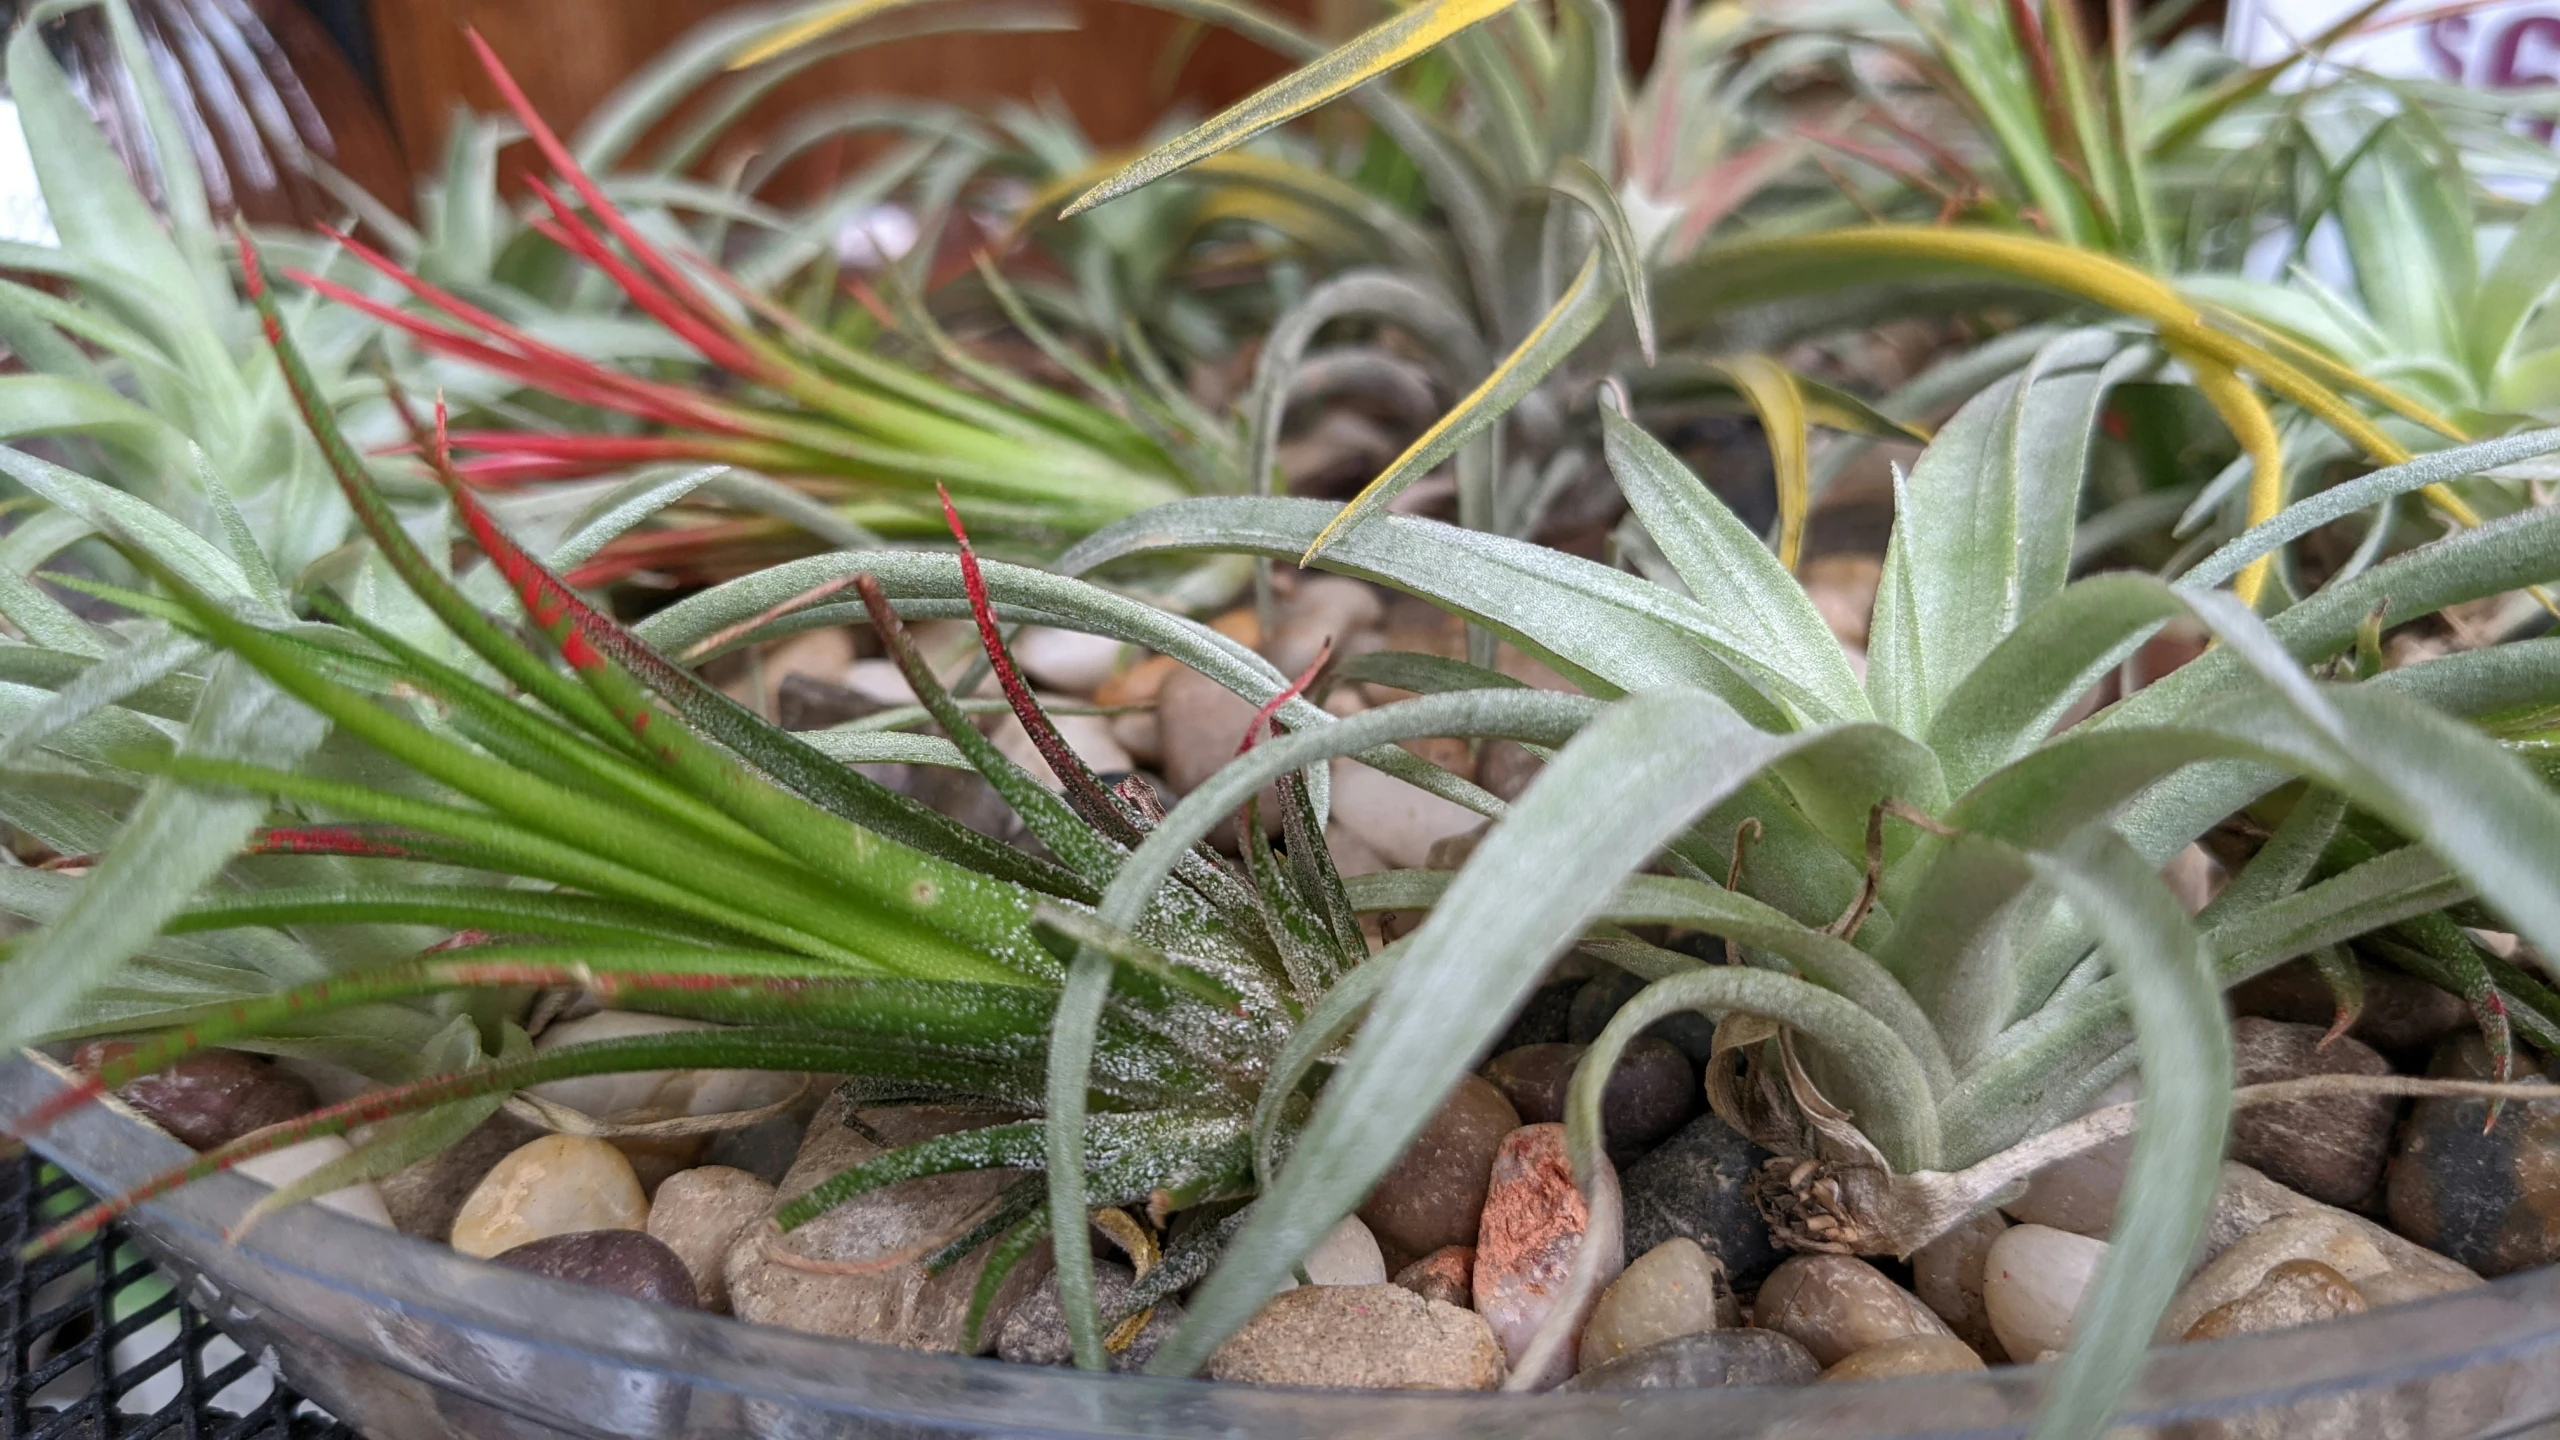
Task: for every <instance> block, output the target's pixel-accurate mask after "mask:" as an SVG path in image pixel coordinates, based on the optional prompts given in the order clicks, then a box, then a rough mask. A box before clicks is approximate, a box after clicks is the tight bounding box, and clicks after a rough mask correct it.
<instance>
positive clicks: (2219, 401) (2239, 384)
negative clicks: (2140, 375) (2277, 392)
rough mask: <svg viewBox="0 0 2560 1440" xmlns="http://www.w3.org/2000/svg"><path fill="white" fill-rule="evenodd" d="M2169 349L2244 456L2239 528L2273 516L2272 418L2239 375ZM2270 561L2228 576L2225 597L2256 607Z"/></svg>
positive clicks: (2279, 499) (2279, 496)
mask: <svg viewBox="0 0 2560 1440" xmlns="http://www.w3.org/2000/svg"><path fill="white" fill-rule="evenodd" d="M2170 349H2171V351H2172V352H2173V353H2175V354H2176V355H2177V357H2178V358H2179V359H2180V360H2183V361H2185V362H2186V365H2187V368H2188V369H2189V370H2190V371H2193V372H2194V374H2195V377H2196V389H2197V390H2199V391H2201V392H2203V394H2204V398H2205V403H2207V404H2209V405H2211V406H2212V407H2213V410H2214V413H2215V414H2217V415H2220V416H2221V417H2222V423H2223V424H2225V425H2228V426H2229V427H2231V434H2232V437H2233V438H2234V439H2236V440H2238V441H2239V442H2240V448H2241V450H2242V451H2243V452H2245V453H2246V454H2247V455H2248V457H2249V509H2248V518H2247V519H2246V520H2245V521H2244V522H2243V525H2242V528H2243V529H2246V528H2247V527H2248V526H2251V525H2255V524H2258V523H2259V522H2260V521H2263V520H2271V519H2273V518H2275V513H2276V512H2277V511H2278V510H2281V509H2283V508H2284V440H2283V438H2282V437H2280V436H2279V435H2277V434H2276V422H2275V417H2274V416H2272V415H2269V414H2268V413H2267V407H2266V404H2265V402H2263V401H2261V400H2260V399H2259V398H2258V392H2257V391H2256V390H2254V389H2251V388H2250V386H2249V382H2248V381H2246V380H2243V379H2241V378H2240V372H2239V371H2237V370H2234V369H2232V368H2231V367H2230V366H2228V365H2225V364H2223V363H2222V362H2221V361H2219V360H2214V359H2209V358H2207V357H2205V356H2202V355H2198V354H2196V353H2194V352H2193V351H2190V350H2186V349H2184V348H2183V347H2180V346H2175V345H2173V346H2171V347H2170ZM2275 561H2276V557H2275V555H2274V554H2273V553H2269V554H2265V555H2261V556H2259V557H2258V558H2257V559H2255V560H2252V561H2250V562H2249V564H2248V567H2247V568H2246V569H2243V570H2242V571H2241V572H2240V573H2239V575H2238V576H2236V577H2234V578H2233V580H2232V582H2231V593H2232V594H2233V595H2235V596H2237V597H2239V600H2240V603H2241V604H2243V605H2246V606H2248V607H2250V608H2251V609H2253V610H2254V609H2256V608H2257V605H2258V596H2259V594H2260V593H2261V592H2263V591H2264V590H2265V589H2266V588H2267V576H2268V575H2269V574H2270V573H2272V571H2273V569H2274V566H2275Z"/></svg>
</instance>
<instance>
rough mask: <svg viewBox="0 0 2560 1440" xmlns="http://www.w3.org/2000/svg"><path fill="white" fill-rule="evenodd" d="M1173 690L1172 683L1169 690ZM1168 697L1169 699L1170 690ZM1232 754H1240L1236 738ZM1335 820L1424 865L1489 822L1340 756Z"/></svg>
mask: <svg viewBox="0 0 2560 1440" xmlns="http://www.w3.org/2000/svg"><path fill="white" fill-rule="evenodd" d="M1170 689H1171V687H1170V686H1168V687H1167V690H1168V692H1170ZM1167 698H1168V703H1169V702H1170V693H1168V697H1167ZM1238 703H1239V704H1241V703H1242V702H1241V701H1239V702H1238ZM1251 713H1252V712H1251V707H1247V710H1246V716H1247V718H1250V717H1251ZM1236 734H1237V736H1238V738H1241V737H1242V736H1243V734H1244V725H1243V723H1242V722H1241V721H1239V722H1238V723H1237V725H1236ZM1169 738H1170V737H1168V741H1169ZM1227 753H1228V755H1230V756H1232V755H1234V753H1235V750H1234V746H1233V743H1232V742H1230V744H1229V747H1228V751H1227ZM1165 763H1166V765H1167V766H1168V767H1170V766H1171V764H1172V763H1173V757H1172V755H1171V753H1170V745H1169V744H1168V753H1167V755H1166V757H1165ZM1177 778H1178V777H1177ZM1333 821H1334V823H1335V824H1338V825H1340V826H1341V827H1342V828H1344V829H1345V830H1348V831H1350V832H1351V833H1353V834H1355V835H1357V836H1359V837H1360V838H1361V839H1363V840H1366V841H1368V842H1369V845H1370V848H1372V849H1374V850H1376V851H1377V852H1378V853H1379V854H1380V855H1382V856H1385V857H1386V859H1387V861H1388V863H1389V864H1391V865H1394V866H1396V867H1398V868H1400V869H1406V870H1419V869H1423V868H1425V867H1427V866H1428V865H1429V864H1430V863H1431V847H1432V846H1433V845H1435V844H1437V843H1438V842H1440V841H1442V840H1446V839H1448V838H1450V837H1451V836H1454V835H1463V834H1465V833H1466V832H1468V831H1470V830H1472V829H1474V828H1475V827H1476V826H1478V825H1480V824H1483V823H1484V817H1483V816H1481V815H1479V814H1477V813H1476V812H1474V811H1473V810H1470V809H1468V808H1466V807H1465V806H1463V805H1459V804H1456V803H1454V802H1451V801H1448V800H1443V799H1441V798H1440V797H1439V796H1437V795H1434V794H1431V793H1430V792H1429V791H1426V790H1422V789H1418V788H1416V787H1414V786H1411V785H1408V784H1406V783H1405V782H1403V781H1402V780H1399V779H1397V778H1395V777H1394V776H1392V775H1389V774H1387V773H1386V772H1385V771H1383V770H1372V769H1370V768H1369V767H1368V766H1366V765H1363V764H1361V763H1360V762H1359V761H1357V760H1350V759H1338V760H1335V761H1334V762H1333Z"/></svg>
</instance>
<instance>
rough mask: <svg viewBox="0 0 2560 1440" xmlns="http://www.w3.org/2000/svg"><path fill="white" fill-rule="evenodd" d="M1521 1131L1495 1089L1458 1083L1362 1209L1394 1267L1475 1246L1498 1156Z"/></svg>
mask: <svg viewBox="0 0 2560 1440" xmlns="http://www.w3.org/2000/svg"><path fill="white" fill-rule="evenodd" d="M1519 1128H1520V1115H1519V1113H1518V1112H1517V1111H1515V1110H1513V1109H1512V1107H1511V1102H1510V1101H1508V1100H1506V1099H1504V1098H1503V1096H1502V1092H1501V1091H1500V1090H1499V1089H1496V1088H1495V1087H1494V1086H1493V1084H1492V1083H1491V1082H1489V1081H1487V1080H1485V1079H1484V1078H1483V1077H1481V1076H1476V1075H1469V1076H1466V1077H1464V1078H1463V1079H1461V1080H1460V1081H1459V1082H1458V1087H1457V1088H1456V1089H1455V1090H1453V1091H1451V1092H1450V1093H1449V1098H1448V1099H1447V1100H1445V1101H1443V1102H1441V1105H1440V1109H1439V1110H1438V1111H1437V1112H1435V1113H1434V1114H1433V1115H1432V1117H1431V1119H1430V1121H1429V1123H1427V1124H1425V1125H1424V1126H1423V1127H1422V1133H1421V1134H1420V1135H1417V1136H1415V1137H1414V1140H1413V1143H1412V1144H1410V1145H1408V1146H1406V1147H1405V1151H1404V1154H1403V1155H1402V1156H1401V1157H1399V1158H1398V1159H1397V1161H1396V1163H1395V1168H1394V1169H1391V1170H1389V1171H1388V1172H1387V1173H1386V1176H1385V1177H1384V1178H1383V1179H1381V1180H1379V1182H1378V1187H1377V1188H1376V1189H1375V1190H1372V1191H1370V1192H1369V1199H1368V1202H1367V1203H1366V1204H1364V1205H1362V1206H1361V1207H1360V1219H1361V1221H1362V1222H1363V1223H1365V1224H1366V1225H1367V1226H1368V1227H1369V1231H1370V1233H1371V1234H1373V1235H1375V1236H1376V1237H1377V1241H1378V1244H1379V1246H1380V1247H1381V1248H1382V1249H1384V1250H1385V1251H1386V1252H1388V1254H1389V1255H1390V1256H1391V1257H1392V1265H1391V1268H1398V1267H1401V1266H1402V1265H1403V1264H1404V1263H1405V1262H1407V1261H1410V1260H1412V1259H1414V1258H1415V1257H1417V1256H1422V1255H1428V1254H1430V1253H1431V1252H1433V1251H1435V1250H1439V1249H1441V1248H1443V1247H1445V1246H1451V1245H1473V1244H1474V1243H1475V1239H1476V1226H1477V1223H1478V1221H1479V1218H1480V1217H1481V1216H1482V1214H1483V1212H1484V1195H1485V1187H1486V1185H1487V1184H1488V1183H1490V1181H1491V1178H1492V1174H1493V1157H1494V1153H1495V1152H1496V1151H1498V1150H1500V1149H1501V1148H1502V1137H1503V1136H1505V1135H1508V1134H1510V1133H1511V1132H1512V1131H1514V1130H1517V1129H1519Z"/></svg>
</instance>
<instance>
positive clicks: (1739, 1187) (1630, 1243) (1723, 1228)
mask: <svg viewBox="0 0 2560 1440" xmlns="http://www.w3.org/2000/svg"><path fill="white" fill-rule="evenodd" d="M1768 1158H1769V1152H1768V1151H1766V1150H1763V1149H1761V1148H1760V1147H1759V1146H1757V1145H1754V1144H1752V1143H1751V1142H1750V1141H1749V1140H1746V1139H1744V1138H1743V1137H1742V1136H1741V1135H1740V1134H1738V1133H1737V1132H1736V1131H1735V1130H1734V1128H1733V1127H1732V1126H1730V1125H1727V1124H1725V1123H1724V1122H1723V1121H1722V1120H1719V1119H1717V1118H1716V1117H1715V1116H1714V1115H1711V1114H1709V1115H1701V1116H1699V1117H1698V1118H1697V1119H1695V1120H1692V1121H1690V1122H1689V1123H1688V1124H1686V1125H1684V1126H1682V1127H1680V1130H1679V1131H1678V1133H1676V1134H1674V1135H1673V1136H1672V1137H1671V1138H1670V1139H1668V1140H1665V1141H1663V1142H1662V1143H1661V1144H1660V1145H1657V1146H1655V1147H1654V1149H1653V1153H1651V1154H1649V1155H1647V1156H1645V1157H1644V1158H1643V1159H1641V1160H1638V1161H1637V1162H1636V1163H1634V1164H1633V1165H1630V1166H1628V1167H1627V1171H1626V1175H1625V1192H1626V1215H1627V1248H1628V1249H1629V1250H1631V1251H1633V1252H1634V1253H1636V1254H1638V1255H1641V1254H1643V1253H1645V1252H1646V1251H1648V1250H1651V1249H1652V1248H1653V1247H1655V1246H1656V1245H1659V1244H1661V1243H1662V1242H1663V1241H1665V1240H1668V1239H1671V1238H1672V1237H1673V1236H1675V1235H1680V1236H1686V1237H1688V1238H1689V1239H1691V1240H1695V1241H1697V1242H1698V1244H1699V1246H1700V1247H1701V1248H1703V1249H1705V1250H1706V1252H1707V1253H1708V1254H1710V1255H1713V1256H1715V1257H1716V1258H1717V1259H1719V1260H1722V1261H1723V1262H1724V1269H1725V1274H1726V1275H1728V1276H1730V1277H1732V1280H1733V1283H1734V1285H1735V1286H1736V1287H1737V1288H1739V1289H1744V1290H1748V1289H1750V1288H1751V1287H1753V1286H1755V1285H1758V1284H1759V1283H1760V1281H1761V1279H1762V1277H1764V1276H1766V1275H1767V1274H1768V1273H1769V1272H1770V1270H1771V1269H1773V1268H1775V1267H1776V1265H1777V1263H1778V1261H1779V1259H1780V1258H1781V1256H1780V1254H1779V1251H1778V1248H1777V1247H1776V1246H1775V1245H1774V1244H1772V1243H1771V1242H1770V1240H1769V1225H1768V1222H1767V1221H1766V1220H1763V1219H1762V1218H1761V1216H1760V1207H1759V1206H1758V1205H1757V1204H1755V1203H1754V1202H1753V1201H1752V1198H1751V1179H1752V1176H1753V1175H1755V1174H1757V1173H1758V1171H1759V1169H1760V1165H1761V1162H1762V1161H1765V1160H1767V1159H1768Z"/></svg>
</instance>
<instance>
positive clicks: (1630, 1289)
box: [1581, 1237, 1742, 1370]
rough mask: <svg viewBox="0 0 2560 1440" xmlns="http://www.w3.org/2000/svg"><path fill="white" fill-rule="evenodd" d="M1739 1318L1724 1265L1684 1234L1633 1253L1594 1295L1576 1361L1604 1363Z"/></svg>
mask: <svg viewBox="0 0 2560 1440" xmlns="http://www.w3.org/2000/svg"><path fill="white" fill-rule="evenodd" d="M1741 1323H1742V1310H1741V1306H1740V1305H1739V1304H1738V1303H1737V1302H1736V1301H1735V1300H1734V1297H1733V1285H1732V1282H1731V1281H1729V1280H1727V1279H1726V1278H1725V1273H1724V1265H1723V1263H1722V1262H1720V1261H1718V1260H1717V1259H1716V1258H1715V1257H1714V1256H1712V1255H1710V1254H1708V1253H1707V1252H1706V1251H1704V1250H1702V1249H1700V1248H1698V1242H1697V1241H1695V1240H1691V1239H1688V1238H1686V1237H1679V1238H1674V1239H1670V1240H1665V1241H1663V1242H1662V1243H1661V1244H1659V1245H1657V1246H1655V1247H1653V1248H1652V1249H1651V1250H1648V1251H1646V1252H1645V1253H1643V1254H1642V1255H1639V1256H1637V1257H1636V1258H1635V1259H1634V1260H1633V1261H1631V1262H1630V1263H1629V1264H1628V1265H1627V1273H1625V1274H1624V1275H1621V1276H1619V1277H1618V1278H1617V1280H1616V1281H1615V1282H1614V1283H1612V1284H1611V1285H1610V1286H1609V1288H1608V1289H1607V1290H1605V1291H1603V1292H1601V1295H1600V1303H1599V1304H1597V1305H1595V1306H1593V1307H1592V1308H1591V1319H1590V1321H1589V1322H1588V1323H1586V1324H1585V1325H1584V1326H1583V1327H1582V1349H1581V1365H1582V1368H1583V1369H1585V1370H1589V1369H1591V1368H1593V1367H1594V1366H1599V1365H1606V1364H1608V1363H1609V1362H1610V1361H1612V1360H1617V1359H1620V1358H1623V1357H1625V1356H1627V1355H1630V1354H1633V1353H1634V1352H1636V1351H1638V1350H1642V1349H1643V1348H1645V1347H1646V1346H1648V1345H1654V1344H1659V1343H1660V1342H1662V1341H1665V1340H1668V1339H1670V1338H1672V1337H1673V1336H1675V1335H1687V1334H1691V1333H1693V1332H1696V1331H1699V1330H1730V1329H1734V1328H1735V1327H1737V1326H1739V1325H1740V1324H1741Z"/></svg>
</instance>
